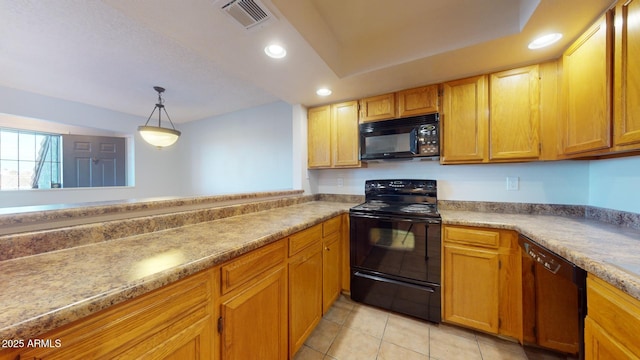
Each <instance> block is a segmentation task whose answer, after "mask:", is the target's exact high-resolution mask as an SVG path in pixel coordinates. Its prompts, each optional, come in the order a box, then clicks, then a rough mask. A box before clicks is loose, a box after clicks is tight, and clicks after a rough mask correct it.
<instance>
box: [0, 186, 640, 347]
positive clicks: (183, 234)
mask: <svg viewBox="0 0 640 360" xmlns="http://www.w3.org/2000/svg"><path fill="white" fill-rule="evenodd" d="M336 200H342V202H341V201H336ZM357 203H358V199H357V197H340V196H336V197H334V196H332V195H328V196H313V197H304V196H300V197H299V199H298V198H297V197H296V199H294V200H292V201H288V202H277V203H276V204H275V205H273V204H272V205H273V206H272V205H269V206H267V207H266V208H264V209H263V208H260V207H258V208H256V206H255V205H246V206H249V208H250V211H248V212H249V213H242V212H241V211H240V210H237V209H236V210H234V211H232V212H230V213H228V214H227V215H229V216H228V217H224V218H216V220H210V221H203V222H197V223H189V224H184V225H180V226H177V227H172V228H166V229H162V230H153V231H151V232H144V233H139V234H134V235H127V236H122V237H120V238H114V239H109V240H102V241H96V242H90V243H86V244H82V245H78V246H73V247H68V248H61V249H57V250H54V251H49V252H44V253H40V254H35V255H30V256H23V257H17V258H13V259H8V260H4V261H0V283H1V284H2V285H1V286H2V291H0V340H2V339H29V338H34V337H37V336H38V335H41V334H44V333H45V332H47V331H50V330H53V329H55V328H58V327H60V326H62V325H64V324H67V323H69V322H72V321H74V320H77V319H80V318H83V317H85V316H88V315H90V314H93V313H95V312H97V311H100V310H102V309H105V308H108V307H110V306H112V305H114V304H117V303H120V302H123V301H125V300H128V299H132V298H135V297H137V296H140V295H142V294H145V293H147V292H150V291H152V290H154V289H157V288H160V287H162V286H164V285H167V284H170V283H173V282H175V281H178V280H180V279H182V278H185V277H187V276H189V275H191V274H194V273H196V272H199V271H201V270H205V269H207V268H210V267H212V266H215V265H217V264H220V263H223V262H225V261H227V260H229V259H232V258H234V257H237V256H239V255H240V254H243V253H246V252H249V251H251V250H254V249H257V248H258V247H261V246H263V245H266V244H269V243H271V242H274V241H277V240H279V239H281V238H284V237H286V236H288V235H290V234H293V233H295V232H298V231H300V230H303V229H305V228H307V227H310V226H313V225H315V224H319V223H321V222H323V221H325V220H327V219H330V218H332V217H334V216H337V215H340V214H343V213H345V212H347V211H348V209H349V208H350V207H352V206H354V205H356V204H357ZM238 212H240V214H238ZM440 212H441V215H442V219H443V223H444V224H450V225H467V226H483V227H492V228H504V229H512V230H516V231H518V232H520V233H522V234H523V235H526V236H528V237H530V238H531V239H532V240H534V241H536V242H538V243H539V244H540V245H542V246H545V247H547V248H548V249H550V250H552V251H554V252H556V253H558V254H559V255H561V256H563V257H565V258H566V259H568V260H570V261H571V262H573V263H575V264H577V265H578V266H580V267H582V268H584V269H585V270H587V271H589V272H591V273H593V274H595V275H597V276H599V277H601V278H602V279H605V280H606V281H608V282H610V283H611V284H613V285H614V286H616V287H617V288H620V289H621V290H623V291H625V292H627V293H629V294H630V295H631V296H633V297H635V298H636V299H640V252H639V251H638V249H639V248H640V230H638V229H633V228H628V227H623V226H617V225H611V224H607V223H604V222H600V221H594V220H587V219H584V218H583V217H573V216H556V215H535V214H533V215H532V214H504V213H493V212H484V211H459V210H440ZM158 216H164V215H158ZM152 219H154V217H152ZM123 221H125V220H123ZM149 221H152V220H149ZM73 228H74V227H71V228H69V229H70V230H71V229H73Z"/></svg>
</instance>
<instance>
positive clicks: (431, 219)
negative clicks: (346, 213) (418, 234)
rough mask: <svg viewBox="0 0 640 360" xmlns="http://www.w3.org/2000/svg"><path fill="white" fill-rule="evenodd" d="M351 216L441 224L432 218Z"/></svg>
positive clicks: (354, 215) (355, 215)
mask: <svg viewBox="0 0 640 360" xmlns="http://www.w3.org/2000/svg"><path fill="white" fill-rule="evenodd" d="M351 216H353V217H358V218H366V219H375V220H382V221H402V222H411V223H420V224H424V223H427V224H441V223H442V220H440V219H433V218H424V219H413V218H405V217H396V216H384V215H367V214H351Z"/></svg>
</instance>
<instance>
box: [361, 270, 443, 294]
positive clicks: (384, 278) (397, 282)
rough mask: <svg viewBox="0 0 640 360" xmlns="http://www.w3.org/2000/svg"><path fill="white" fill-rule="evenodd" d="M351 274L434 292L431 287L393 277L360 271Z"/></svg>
mask: <svg viewBox="0 0 640 360" xmlns="http://www.w3.org/2000/svg"><path fill="white" fill-rule="evenodd" d="M353 275H354V276H358V277H363V278H365V279H369V280H375V281H382V282H386V283H390V284H396V285H402V286H406V287H411V288H414V289H418V290H422V291H426V292H430V293H435V292H436V291H435V290H434V289H433V288H431V287H425V286H420V285H416V284H412V283H408V282H402V281H398V280H393V279H389V278H386V277H382V276H376V275H370V274H365V273H362V272H360V271H356V272H354V273H353Z"/></svg>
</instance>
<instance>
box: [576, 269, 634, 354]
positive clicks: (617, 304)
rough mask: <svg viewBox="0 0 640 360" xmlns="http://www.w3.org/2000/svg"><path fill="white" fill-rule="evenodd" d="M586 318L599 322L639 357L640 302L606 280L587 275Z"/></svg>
mask: <svg viewBox="0 0 640 360" xmlns="http://www.w3.org/2000/svg"><path fill="white" fill-rule="evenodd" d="M587 308H588V310H587V314H588V315H587V317H588V318H590V319H592V320H593V321H595V322H596V323H598V325H600V326H601V327H602V328H603V329H606V332H607V333H609V334H610V335H611V336H612V337H613V338H615V339H617V340H618V342H619V343H620V344H622V345H623V346H625V347H627V348H628V349H629V350H631V352H632V353H633V354H635V355H636V356H640V344H639V343H638V333H640V301H639V300H637V299H635V298H633V297H631V296H630V295H628V294H625V293H623V292H622V291H621V290H619V289H617V288H615V287H613V286H611V285H610V284H608V283H606V282H605V281H603V280H601V279H599V278H597V277H595V276H593V275H591V274H589V276H588V277H587Z"/></svg>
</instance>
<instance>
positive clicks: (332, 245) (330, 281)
mask: <svg viewBox="0 0 640 360" xmlns="http://www.w3.org/2000/svg"><path fill="white" fill-rule="evenodd" d="M340 245H341V244H340V232H336V233H333V234H332V235H330V236H329V237H327V238H325V239H324V240H323V250H322V313H323V314H324V313H326V312H327V311H329V308H330V307H331V305H332V304H333V302H334V301H336V299H337V298H338V296H340V289H341V287H342V286H341V284H340V276H341V271H340V267H341V260H342V256H341V254H340V252H341V246H340Z"/></svg>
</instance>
